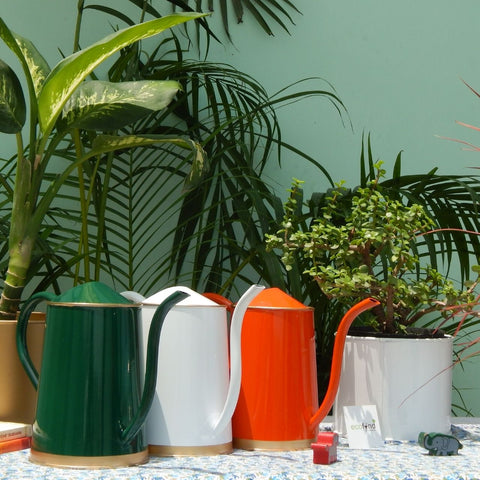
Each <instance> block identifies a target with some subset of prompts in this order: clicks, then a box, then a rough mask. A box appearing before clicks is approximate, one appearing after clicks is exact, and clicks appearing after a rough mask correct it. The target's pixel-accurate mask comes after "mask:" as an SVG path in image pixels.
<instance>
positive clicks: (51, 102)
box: [38, 13, 205, 133]
mask: <svg viewBox="0 0 480 480" xmlns="http://www.w3.org/2000/svg"><path fill="white" fill-rule="evenodd" d="M203 16H205V14H199V13H177V14H172V15H166V16H165V17H161V18H157V19H154V20H150V21H148V22H144V23H140V24H138V25H133V26H131V27H127V28H124V29H122V30H119V31H117V32H115V33H113V34H111V35H108V36H107V37H105V38H103V39H102V40H100V41H98V42H96V43H94V44H92V45H90V46H89V47H86V48H84V49H82V50H80V51H78V52H76V53H74V54H72V55H70V56H68V57H66V58H64V59H63V60H62V61H61V62H59V63H58V64H57V65H56V66H55V67H54V68H53V70H52V71H51V72H50V75H48V77H47V78H46V80H45V83H44V85H43V88H42V90H41V91H40V94H39V96H38V114H39V123H40V128H41V130H42V132H43V133H48V132H50V131H51V130H52V129H53V127H54V125H55V122H56V121H57V119H58V118H59V116H60V114H61V112H62V109H63V107H64V105H65V103H66V102H67V100H68V99H69V98H70V96H71V95H72V94H73V92H74V91H75V90H76V89H77V88H78V87H79V86H80V84H81V83H82V82H83V80H84V79H85V78H86V77H87V76H88V75H89V74H90V73H91V72H92V71H93V70H94V69H95V68H96V67H97V66H98V65H100V64H101V63H102V62H103V61H104V60H106V59H108V58H109V57H111V56H112V55H113V54H115V53H116V52H118V51H119V50H121V49H122V48H125V47H127V46H129V45H131V44H132V43H135V42H137V41H139V40H143V39H146V38H149V37H152V36H154V35H157V34H159V33H161V32H163V31H164V30H166V29H168V28H171V27H173V26H175V25H179V24H181V23H185V22H187V21H189V20H194V19H197V18H200V17H203Z"/></svg>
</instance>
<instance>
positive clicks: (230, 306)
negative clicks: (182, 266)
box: [202, 292, 235, 315]
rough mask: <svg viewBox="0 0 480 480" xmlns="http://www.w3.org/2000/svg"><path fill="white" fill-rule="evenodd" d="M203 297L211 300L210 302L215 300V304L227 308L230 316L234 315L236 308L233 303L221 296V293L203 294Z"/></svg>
mask: <svg viewBox="0 0 480 480" xmlns="http://www.w3.org/2000/svg"><path fill="white" fill-rule="evenodd" d="M202 295H203V296H204V297H206V298H209V299H210V300H213V301H214V302H217V303H218V304H220V305H224V306H225V307H227V311H228V312H229V313H230V315H233V311H234V309H235V306H234V304H233V302H232V301H230V300H229V299H228V298H225V297H224V296H223V295H220V294H219V293H211V292H206V293H202Z"/></svg>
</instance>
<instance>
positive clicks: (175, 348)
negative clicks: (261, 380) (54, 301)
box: [122, 285, 264, 456]
mask: <svg viewBox="0 0 480 480" xmlns="http://www.w3.org/2000/svg"><path fill="white" fill-rule="evenodd" d="M263 289H264V287H262V286H259V285H253V286H251V287H250V288H249V289H248V290H247V291H246V292H245V294H244V295H243V296H242V297H241V298H240V300H239V301H238V303H237V304H236V308H235V310H234V312H233V315H232V320H231V325H230V348H229V341H228V327H227V307H226V306H224V305H219V304H218V303H216V302H214V301H212V300H210V299H208V298H206V297H204V296H203V295H201V294H199V293H197V292H195V291H193V290H191V289H189V288H187V287H182V286H177V287H170V288H166V289H164V290H162V291H160V292H158V293H156V294H154V295H152V296H151V297H149V298H143V297H142V296H141V295H139V294H138V293H135V292H123V293H122V295H124V296H125V297H127V298H129V299H130V300H133V301H135V302H138V303H141V304H142V329H141V330H142V335H141V342H140V343H141V348H140V351H141V353H142V355H145V352H146V351H147V350H148V348H147V341H148V335H147V333H148V331H149V328H150V323H151V321H152V318H153V315H154V313H155V310H156V309H157V307H158V305H160V304H161V303H162V302H163V301H164V300H165V299H166V298H167V297H168V296H169V295H171V294H172V293H173V292H175V291H182V292H185V293H188V294H189V297H188V298H186V299H185V300H182V301H180V302H179V303H177V304H176V305H175V306H174V307H172V309H171V310H170V311H169V313H168V314H167V316H166V318H165V322H164V324H163V328H162V332H161V336H160V346H159V355H158V374H157V387H156V394H155V398H154V401H153V404H152V406H151V409H150V412H149V414H148V417H147V420H146V434H147V442H148V444H149V453H150V454H151V455H158V456H166V455H212V454H223V453H230V452H231V451H232V427H231V419H232V415H233V412H234V410H235V407H236V404H237V400H238V395H239V392H240V383H241V329H242V323H243V317H244V314H245V311H246V310H247V307H248V305H249V304H250V302H251V301H252V300H253V299H254V297H256V295H257V294H258V293H260V292H261V291H262V290H263ZM143 358H144V360H145V358H146V357H145V356H143ZM147 367H148V366H147Z"/></svg>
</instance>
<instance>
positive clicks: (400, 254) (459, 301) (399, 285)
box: [266, 162, 480, 334]
mask: <svg viewBox="0 0 480 480" xmlns="http://www.w3.org/2000/svg"><path fill="white" fill-rule="evenodd" d="M375 167H376V172H377V175H376V178H374V180H373V181H371V182H370V183H369V184H367V185H366V187H364V188H358V190H356V192H355V193H354V195H353V196H351V204H350V205H349V206H348V209H347V212H346V213H345V211H344V208H345V204H344V203H345V202H343V201H342V199H343V198H342V197H344V196H346V195H345V194H346V192H347V189H346V188H345V186H344V184H343V183H340V184H337V186H336V188H334V189H332V190H331V191H330V192H329V194H328V195H327V197H326V202H325V205H324V207H323V210H322V212H321V215H319V217H318V218H316V219H315V220H314V221H313V222H312V223H311V225H310V226H309V228H307V229H304V228H301V227H300V225H301V224H302V223H301V222H299V218H298V213H299V205H298V199H299V198H300V195H299V193H300V190H301V189H302V183H303V182H301V181H299V180H294V181H293V184H292V188H291V190H290V196H289V198H288V200H287V202H286V203H285V206H284V218H283V222H282V225H281V227H282V228H281V229H280V230H279V231H277V232H276V234H273V235H267V236H266V243H267V249H269V250H272V249H280V250H281V252H282V261H283V263H284V264H285V265H286V268H287V270H289V269H291V268H292V265H293V264H294V263H295V262H296V261H297V259H298V258H299V257H298V255H301V256H302V259H303V262H305V261H307V262H308V269H307V270H306V271H305V273H307V274H308V275H309V276H310V277H311V278H312V279H313V280H314V281H315V282H316V283H317V284H318V287H319V288H320V290H321V291H322V292H323V293H324V294H325V295H326V296H327V297H328V298H330V299H335V300H336V301H338V302H340V303H341V304H343V305H345V306H350V305H353V304H354V303H356V302H357V301H359V300H361V299H363V298H367V297H373V298H376V299H377V300H379V301H380V302H381V304H380V306H378V307H376V308H375V309H373V310H372V311H371V318H370V319H369V323H370V326H372V327H374V328H375V329H376V330H378V331H381V332H383V333H388V334H398V333H402V332H405V331H406V330H407V329H408V328H409V327H412V326H416V325H418V324H419V323H418V322H419V320H420V319H421V318H422V317H424V316H425V315H426V314H429V313H432V312H439V313H440V314H441V315H442V316H443V317H444V318H445V319H451V318H453V317H454V316H456V315H460V316H461V320H460V322H463V321H464V320H465V318H467V317H468V316H470V315H473V316H474V317H475V316H476V315H477V313H476V310H475V307H476V306H477V303H478V301H477V300H478V299H477V296H476V294H475V288H476V286H477V284H478V281H479V278H478V275H479V272H480V268H479V267H478V266H474V267H473V268H472V269H473V270H474V272H475V274H476V275H477V278H476V279H475V280H474V281H470V282H465V284H464V286H463V287H461V288H457V287H456V285H455V284H454V282H453V281H452V280H450V279H449V278H447V277H446V276H445V275H443V274H442V273H440V272H439V271H438V270H436V269H434V268H432V267H431V266H429V265H422V262H421V257H420V252H419V242H418V239H419V238H420V237H422V236H425V235H434V234H435V230H436V228H435V223H434V221H433V219H432V218H431V217H430V216H429V214H428V213H427V212H426V210H425V209H424V208H423V206H421V205H419V204H415V203H413V204H410V205H405V204H404V203H402V202H401V201H399V200H397V199H393V198H389V197H388V196H387V195H385V194H383V193H382V191H381V187H380V185H379V181H380V179H381V178H382V177H383V176H384V175H385V171H384V170H383V169H382V164H381V162H379V163H377V164H376V165H375Z"/></svg>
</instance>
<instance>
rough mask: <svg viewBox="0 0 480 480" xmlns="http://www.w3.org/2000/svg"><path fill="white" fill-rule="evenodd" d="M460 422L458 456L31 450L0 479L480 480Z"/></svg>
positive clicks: (478, 451)
mask: <svg viewBox="0 0 480 480" xmlns="http://www.w3.org/2000/svg"><path fill="white" fill-rule="evenodd" d="M455 421H456V423H455V425H453V426H452V434H453V435H455V436H456V437H457V438H458V439H459V440H460V441H461V443H462V444H463V449H462V450H460V451H459V455H454V456H447V457H435V456H430V455H428V452H427V450H425V449H424V448H422V447H420V446H418V445H417V444H415V443H413V442H412V443H407V442H389V443H385V445H384V446H383V447H381V448H378V449H371V450H360V449H351V448H349V447H348V444H347V443H346V440H345V439H342V440H341V442H340V445H339V447H338V450H337V456H338V461H337V462H335V463H333V464H330V465H316V464H314V463H313V452H312V450H298V451H280V452H266V451H263V452H260V451H256V452H249V451H244V450H235V451H234V452H233V453H232V454H230V455H217V456H209V457H206V456H205V457H169V458H158V457H151V459H150V461H149V462H148V463H146V464H145V465H141V466H137V467H128V468H118V469H99V470H80V469H59V468H51V467H44V466H39V465H35V464H33V463H31V462H30V461H29V454H30V451H29V450H21V451H18V452H11V453H5V454H3V455H0V479H9V480H10V479H15V480H24V479H25V480H27V479H29V480H35V479H44V480H47V479H48V480H53V479H55V480H63V479H64V480H67V479H68V480H70V479H73V480H77V479H78V480H88V479H105V480H106V479H115V480H117V479H129V480H163V479H165V480H167V479H168V480H170V479H180V478H181V479H198V480H207V479H208V480H214V479H225V480H237V479H238V480H243V479H246V480H256V479H261V480H263V479H265V480H266V479H269V480H270V479H271V480H300V479H302V480H303V479H317V480H387V479H388V480H397V479H398V480H427V479H428V480H440V479H441V480H444V479H446V480H467V479H468V480H473V479H475V480H479V479H480V424H479V423H478V422H475V423H458V421H457V420H456V419H455Z"/></svg>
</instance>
